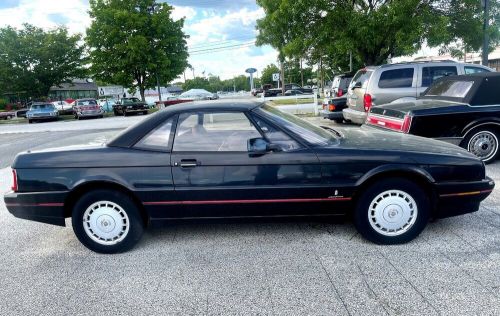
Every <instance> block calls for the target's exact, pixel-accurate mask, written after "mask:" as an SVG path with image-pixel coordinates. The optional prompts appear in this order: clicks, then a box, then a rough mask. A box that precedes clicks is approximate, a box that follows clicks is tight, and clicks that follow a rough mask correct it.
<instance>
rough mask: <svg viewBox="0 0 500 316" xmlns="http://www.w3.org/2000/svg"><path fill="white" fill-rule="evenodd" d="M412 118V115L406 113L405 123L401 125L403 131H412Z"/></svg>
mask: <svg viewBox="0 0 500 316" xmlns="http://www.w3.org/2000/svg"><path fill="white" fill-rule="evenodd" d="M411 119H412V117H411V116H410V115H408V114H406V115H405V119H404V121H403V125H402V126H401V131H402V132H403V133H406V134H408V132H409V131H410V127H411Z"/></svg>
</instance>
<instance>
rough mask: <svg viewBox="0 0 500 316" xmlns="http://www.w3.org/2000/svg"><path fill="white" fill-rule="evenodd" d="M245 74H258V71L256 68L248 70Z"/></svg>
mask: <svg viewBox="0 0 500 316" xmlns="http://www.w3.org/2000/svg"><path fill="white" fill-rule="evenodd" d="M245 72H246V73H247V74H253V73H256V72H257V69H255V68H248V69H247V70H245Z"/></svg>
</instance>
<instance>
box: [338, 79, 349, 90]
mask: <svg viewBox="0 0 500 316" xmlns="http://www.w3.org/2000/svg"><path fill="white" fill-rule="evenodd" d="M351 79H352V77H344V78H342V79H340V83H339V85H338V87H339V89H342V90H346V89H347V87H348V86H349V83H350V82H351Z"/></svg>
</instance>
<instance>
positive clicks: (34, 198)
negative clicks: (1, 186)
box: [4, 192, 67, 226]
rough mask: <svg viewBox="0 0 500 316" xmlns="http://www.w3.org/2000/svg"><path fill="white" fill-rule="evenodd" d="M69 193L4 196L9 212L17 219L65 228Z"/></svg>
mask: <svg viewBox="0 0 500 316" xmlns="http://www.w3.org/2000/svg"><path fill="white" fill-rule="evenodd" d="M66 196H67V192H42V193H14V192H10V193H8V194H6V195H5V196H4V201H5V206H6V207H7V210H8V211H9V212H10V213H11V214H12V215H14V216H15V217H17V218H22V219H27V220H31V221H36V222H41V223H46V224H52V225H58V226H65V212H64V200H65V199H66Z"/></svg>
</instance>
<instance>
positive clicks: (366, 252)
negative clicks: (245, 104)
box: [0, 117, 500, 315]
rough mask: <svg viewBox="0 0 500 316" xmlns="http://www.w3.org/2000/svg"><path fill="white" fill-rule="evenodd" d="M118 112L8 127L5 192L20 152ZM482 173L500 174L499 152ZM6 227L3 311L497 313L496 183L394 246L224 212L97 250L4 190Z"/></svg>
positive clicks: (90, 129)
mask: <svg viewBox="0 0 500 316" xmlns="http://www.w3.org/2000/svg"><path fill="white" fill-rule="evenodd" d="M123 119H124V118H114V119H113V118H111V119H103V120H94V121H87V125H86V127H85V129H86V130H87V131H85V132H81V131H76V130H71V129H72V128H73V126H71V128H66V129H64V131H66V132H65V133H61V130H60V129H55V130H52V129H51V128H42V129H45V130H48V132H43V133H42V132H40V131H39V130H38V129H39V128H40V127H39V126H42V125H44V124H39V125H38V124H35V125H32V126H33V130H35V131H39V132H38V133H36V134H35V133H27V132H29V130H28V131H24V132H25V133H26V134H12V133H10V132H9V131H8V132H9V133H8V134H5V131H3V130H2V129H3V128H4V127H3V126H2V127H1V128H0V144H2V145H0V157H1V160H0V163H1V166H0V167H1V168H4V169H1V170H0V180H1V181H0V195H3V194H4V193H5V192H7V191H8V189H9V186H10V169H9V168H5V167H7V166H8V165H10V162H11V161H12V158H13V157H14V155H15V154H16V153H17V152H19V151H22V150H26V149H33V148H44V147H53V146H62V145H68V144H75V143H80V144H88V143H100V142H103V141H104V140H105V139H108V138H109V137H111V136H112V135H113V134H115V133H116V132H117V130H114V129H109V130H106V131H103V130H101V129H102V126H103V124H104V123H102V122H108V123H109V124H106V128H108V127H110V126H117V125H118V124H123ZM126 119H129V118H126ZM130 119H132V117H131V118H130ZM135 119H136V120H139V119H140V117H138V118H135ZM106 120H108V121H106ZM113 120H121V121H119V122H115V121H113ZM312 120H313V121H315V122H321V123H327V124H332V125H334V124H333V123H329V122H328V121H323V120H319V119H312ZM94 122H95V123H94ZM75 123H79V122H75ZM47 124H50V123H47ZM56 124H57V123H56ZM60 124H63V123H60ZM64 124H70V125H71V124H73V123H64ZM89 125H90V126H89ZM68 129H69V131H68ZM50 130H52V131H50ZM487 172H488V175H489V176H490V177H492V178H494V179H495V181H496V182H497V183H500V161H498V162H496V163H495V164H492V165H490V166H488V171H487ZM0 227H2V229H0V241H1V242H0V254H1V255H0V315H47V314H50V315H95V314H99V315H129V314H141V315H146V314H167V315H174V314H179V315H186V314H189V315H191V314H196V315H198V314H200V315H208V314H224V315H227V314H231V315H233V314H236V315H248V314H264V315H321V314H322V315H325V314H328V315H401V314H405V315H406V314H408V315H440V314H443V315H500V230H499V229H500V193H499V190H498V189H496V190H495V191H494V192H493V194H492V195H491V196H490V197H489V198H488V199H487V200H486V201H485V202H484V203H483V204H482V207H481V210H480V211H479V212H477V213H474V214H468V215H464V216H460V217H455V218H449V219H444V220H440V221H437V222H434V223H430V224H429V225H428V227H427V229H426V230H425V231H424V232H423V234H422V235H421V236H420V237H419V238H417V239H416V240H414V241H413V242H411V243H408V244H405V245H398V246H377V245H374V244H371V243H369V242H367V241H365V240H364V239H362V238H361V237H360V236H359V235H358V234H357V233H356V231H355V229H354V227H353V225H352V224H351V223H318V222H260V223H255V222H253V223H252V222H248V223H245V222H242V223H229V224H228V223H220V222H219V223H191V224H175V225H171V226H168V227H165V228H163V229H155V230H148V231H147V232H146V234H145V236H144V238H143V240H142V241H141V242H140V243H139V245H138V246H137V247H136V248H134V250H132V251H130V252H128V253H125V254H120V255H99V254H95V253H93V252H90V251H89V250H87V249H86V248H84V247H83V246H82V245H81V244H80V243H79V242H78V240H77V239H76V237H75V236H74V235H73V232H72V229H71V228H70V227H67V228H61V227H56V226H50V225H44V224H38V223H35V222H30V221H24V220H20V219H16V218H14V217H13V216H11V215H10V214H9V213H8V212H7V210H6V209H5V205H4V203H3V199H1V200H0Z"/></svg>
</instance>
